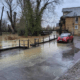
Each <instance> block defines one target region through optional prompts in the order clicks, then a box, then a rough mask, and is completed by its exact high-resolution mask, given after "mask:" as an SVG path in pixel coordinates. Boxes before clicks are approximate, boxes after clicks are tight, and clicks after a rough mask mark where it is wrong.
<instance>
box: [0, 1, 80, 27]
mask: <svg viewBox="0 0 80 80" xmlns="http://www.w3.org/2000/svg"><path fill="white" fill-rule="evenodd" d="M68 7H80V0H63V2H62V3H61V4H60V5H57V6H56V9H55V12H56V15H51V16H52V19H51V20H49V21H51V22H52V21H53V20H54V23H47V22H46V23H43V24H42V25H43V26H44V27H46V26H47V25H48V24H49V25H50V26H52V27H53V26H54V25H55V24H56V23H58V22H59V19H60V17H61V16H62V15H63V14H62V8H68ZM1 10H2V5H1V4H0V13H1ZM5 12H6V8H5ZM5 12H4V16H3V18H4V19H7V15H6V13H5ZM0 15H1V14H0Z"/></svg>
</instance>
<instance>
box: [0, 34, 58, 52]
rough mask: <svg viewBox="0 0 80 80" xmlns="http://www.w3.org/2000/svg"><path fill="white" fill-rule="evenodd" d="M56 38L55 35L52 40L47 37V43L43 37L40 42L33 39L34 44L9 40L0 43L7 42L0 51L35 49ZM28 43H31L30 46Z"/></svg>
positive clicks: (37, 39)
mask: <svg viewBox="0 0 80 80" xmlns="http://www.w3.org/2000/svg"><path fill="white" fill-rule="evenodd" d="M57 37H58V36H55V35H54V36H53V38H51V37H50V36H49V37H47V38H48V39H49V40H47V41H45V38H44V37H43V38H42V39H41V40H42V41H39V38H35V39H34V43H32V42H31V41H30V40H29V39H28V40H10V41H5V42H0V43H7V42H8V43H7V45H5V44H4V45H5V46H3V45H2V48H1V49H0V51H5V50H10V49H16V48H22V49H29V47H30V46H32V47H36V46H39V44H42V43H46V42H50V41H52V40H55V39H57ZM10 42H11V44H10ZM30 42H31V44H30ZM8 44H10V45H8ZM0 47H1V46H0Z"/></svg>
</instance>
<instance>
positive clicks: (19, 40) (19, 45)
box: [19, 39, 20, 48]
mask: <svg viewBox="0 0 80 80" xmlns="http://www.w3.org/2000/svg"><path fill="white" fill-rule="evenodd" d="M19 48H20V39H19Z"/></svg>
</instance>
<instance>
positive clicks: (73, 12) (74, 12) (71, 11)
mask: <svg viewBox="0 0 80 80" xmlns="http://www.w3.org/2000/svg"><path fill="white" fill-rule="evenodd" d="M62 12H68V14H67V15H65V16H64V17H74V16H80V7H72V8H63V9H62Z"/></svg>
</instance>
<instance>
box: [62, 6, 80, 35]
mask: <svg viewBox="0 0 80 80" xmlns="http://www.w3.org/2000/svg"><path fill="white" fill-rule="evenodd" d="M62 12H63V16H62V17H64V18H65V24H63V26H62V29H63V30H68V31H69V32H71V33H72V34H74V35H80V7H72V8H63V9H62Z"/></svg>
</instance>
